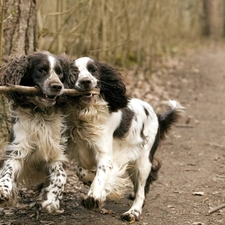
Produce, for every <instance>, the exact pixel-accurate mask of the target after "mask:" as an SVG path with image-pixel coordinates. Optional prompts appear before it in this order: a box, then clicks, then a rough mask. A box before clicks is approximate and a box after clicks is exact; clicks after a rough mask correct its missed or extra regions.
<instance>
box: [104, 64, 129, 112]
mask: <svg viewBox="0 0 225 225" xmlns="http://www.w3.org/2000/svg"><path fill="white" fill-rule="evenodd" d="M100 69H101V71H100V74H101V75H100V82H101V84H100V85H101V89H100V93H101V95H102V96H103V97H104V99H105V100H106V101H107V102H108V105H109V110H110V111H111V112H116V111H117V110H119V109H121V108H124V107H126V106H127V104H128V100H129V98H128V96H127V94H126V86H125V84H124V82H123V77H122V74H121V73H120V71H119V69H117V68H114V67H112V66H110V65H108V64H106V63H100Z"/></svg>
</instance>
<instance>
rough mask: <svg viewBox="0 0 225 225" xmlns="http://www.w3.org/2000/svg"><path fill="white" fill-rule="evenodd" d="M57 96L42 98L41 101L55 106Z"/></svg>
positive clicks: (43, 96)
mask: <svg viewBox="0 0 225 225" xmlns="http://www.w3.org/2000/svg"><path fill="white" fill-rule="evenodd" d="M56 98H57V95H46V94H43V95H42V96H41V100H42V101H43V102H45V103H47V104H49V105H54V104H55V103H56Z"/></svg>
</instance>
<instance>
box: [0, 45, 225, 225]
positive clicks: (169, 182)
mask: <svg viewBox="0 0 225 225" xmlns="http://www.w3.org/2000/svg"><path fill="white" fill-rule="evenodd" d="M180 61H181V62H182V63H183V66H182V68H179V69H175V70H173V72H172V73H168V74H166V75H162V76H161V78H160V79H161V80H162V85H163V86H164V87H165V89H166V90H167V92H168V93H169V97H170V98H171V99H176V100H179V101H180V102H181V104H182V105H183V106H185V107H186V115H185V116H184V118H183V119H182V120H181V122H180V123H179V125H178V126H176V127H174V129H173V130H172V131H171V132H170V134H169V135H168V137H167V139H166V140H165V141H164V142H163V143H162V144H161V146H160V148H159V149H158V150H157V157H158V158H160V159H161V160H162V163H163V166H162V168H161V170H160V172H159V179H158V180H157V181H156V182H155V183H154V184H153V185H152V186H151V190H150V192H149V194H148V196H147V200H146V204H145V207H144V209H143V214H142V216H141V219H140V221H137V222H135V223H136V224H137V225H147V224H149V225H224V224H225V208H223V209H221V210H218V211H216V212H214V213H212V214H210V215H207V212H208V210H209V209H210V208H211V207H214V206H217V205H221V204H222V203H224V202H225V113H224V110H225V100H224V97H225V46H223V45H222V46H221V44H220V45H219V46H217V45H214V46H213V47H210V48H209V47H208V48H204V49H201V50H198V51H194V52H192V53H190V54H187V55H186V56H183V57H181V58H180ZM140 92H141V90H140ZM143 98H145V96H143ZM72 167H73V166H71V167H70V169H69V171H68V175H69V179H68V184H67V187H66V193H65V195H64V199H63V205H62V207H63V209H64V210H65V211H64V213H62V214H61V215H55V216H51V215H48V214H46V213H45V212H42V211H39V210H37V209H35V208H30V204H31V203H32V202H33V201H34V195H33V193H32V191H29V190H27V189H21V191H20V196H21V197H20V199H19V204H18V206H17V207H15V208H0V224H6V225H8V224H11V225H12V224H14V225H19V224H61V225H67V224H68V225H71V224H93V225H101V224H121V225H122V224H127V223H126V222H123V221H121V220H120V219H119V215H120V214H121V213H122V212H125V211H126V210H128V208H129V206H130V205H131V203H132V202H131V200H128V199H127V198H124V199H122V200H121V201H120V202H119V203H114V202H112V201H107V203H106V205H105V213H106V214H103V213H102V212H100V211H99V210H93V211H88V210H86V209H84V208H83V207H82V206H81V205H80V204H79V196H80V194H82V193H85V192H86V191H87V187H85V186H84V185H83V184H81V183H79V182H78V181H77V178H76V177H75V176H74V172H73V171H72Z"/></svg>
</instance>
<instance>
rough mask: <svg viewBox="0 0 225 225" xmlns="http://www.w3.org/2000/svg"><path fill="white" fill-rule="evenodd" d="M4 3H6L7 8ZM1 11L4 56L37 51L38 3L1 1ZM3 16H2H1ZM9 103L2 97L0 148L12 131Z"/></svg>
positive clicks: (29, 0)
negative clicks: (2, 17)
mask: <svg viewBox="0 0 225 225" xmlns="http://www.w3.org/2000/svg"><path fill="white" fill-rule="evenodd" d="M3 2H5V7H4V4H3ZM0 11H1V12H3V14H4V19H3V21H0V22H3V24H2V26H3V28H4V29H3V33H2V36H0V38H1V43H2V52H0V54H2V56H3V57H4V56H9V55H15V54H27V53H30V52H33V51H35V50H36V49H37V26H36V24H37V23H36V20H37V18H36V1H35V0H2V1H1V0H0ZM1 16H2V15H1ZM8 115H9V114H8V105H7V101H6V99H5V98H4V97H3V96H0V124H1V125H0V147H1V146H2V145H4V143H5V141H6V140H7V137H8V133H9V131H10V117H9V116H8Z"/></svg>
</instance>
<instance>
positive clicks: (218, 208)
mask: <svg viewBox="0 0 225 225" xmlns="http://www.w3.org/2000/svg"><path fill="white" fill-rule="evenodd" d="M224 207H225V203H223V204H221V205H218V206H216V207H214V208H212V209H210V210H209V211H208V213H207V216H208V215H210V214H211V213H213V212H216V211H218V210H220V209H222V208H224Z"/></svg>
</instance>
